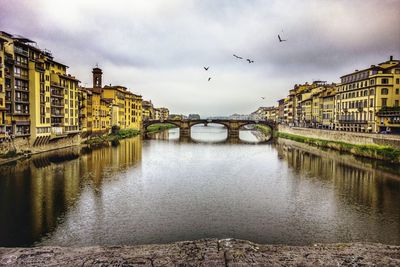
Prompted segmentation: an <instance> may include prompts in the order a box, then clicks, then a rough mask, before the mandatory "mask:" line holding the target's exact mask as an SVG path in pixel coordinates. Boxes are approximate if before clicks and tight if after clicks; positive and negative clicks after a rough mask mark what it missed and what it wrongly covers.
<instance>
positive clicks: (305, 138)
mask: <svg viewBox="0 0 400 267" xmlns="http://www.w3.org/2000/svg"><path fill="white" fill-rule="evenodd" d="M288 129H289V128H288V127H280V128H279V130H278V131H277V132H275V137H279V138H284V139H289V140H293V141H296V142H300V143H306V144H309V145H312V146H316V147H324V148H330V149H334V150H337V151H339V152H345V153H351V154H353V155H356V156H361V157H366V158H372V159H379V160H385V161H389V162H392V163H400V149H398V148H396V147H392V146H389V145H378V144H374V143H372V144H364V143H363V144H360V143H357V142H359V140H358V141H355V142H343V141H342V140H343V139H345V140H349V139H346V138H342V139H341V138H339V139H336V140H329V136H328V135H327V137H328V138H326V139H325V138H315V137H314V136H315V132H316V131H318V130H314V129H313V130H312V131H313V132H310V133H311V134H309V135H308V134H307V133H308V132H307V131H306V130H305V129H300V131H301V132H300V131H299V133H301V135H300V134H293V133H292V132H294V131H296V130H297V129H290V130H288ZM320 131H322V132H321V133H319V132H318V134H319V136H320V135H322V134H324V131H323V130H320ZM334 134H335V133H334ZM340 134H341V135H342V136H343V135H344V133H340ZM370 138H375V137H370ZM339 140H340V141H339ZM372 140H374V139H372ZM362 142H366V141H365V140H364V141H362Z"/></svg>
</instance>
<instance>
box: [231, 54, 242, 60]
mask: <svg viewBox="0 0 400 267" xmlns="http://www.w3.org/2000/svg"><path fill="white" fill-rule="evenodd" d="M233 56H234V57H235V58H238V59H243V58H242V57H239V56H237V55H235V54H233Z"/></svg>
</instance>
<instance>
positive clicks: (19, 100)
mask: <svg viewBox="0 0 400 267" xmlns="http://www.w3.org/2000/svg"><path fill="white" fill-rule="evenodd" d="M15 102H18V103H22V104H29V99H28V98H15Z"/></svg>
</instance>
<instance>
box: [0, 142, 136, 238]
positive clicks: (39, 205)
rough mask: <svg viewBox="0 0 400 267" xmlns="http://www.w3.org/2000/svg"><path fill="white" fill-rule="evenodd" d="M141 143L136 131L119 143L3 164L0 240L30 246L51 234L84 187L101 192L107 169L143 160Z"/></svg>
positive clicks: (70, 149) (64, 151) (0, 167)
mask: <svg viewBox="0 0 400 267" xmlns="http://www.w3.org/2000/svg"><path fill="white" fill-rule="evenodd" d="M141 146H142V144H141V140H140V138H139V137H137V138H133V139H129V140H123V141H122V142H121V144H120V145H119V146H118V147H117V148H116V147H112V146H110V147H102V148H98V149H93V150H92V149H90V150H87V149H86V150H83V151H81V149H80V148H68V149H63V150H57V151H53V152H49V153H44V154H40V155H36V156H33V157H32V158H31V159H27V160H25V161H18V162H16V163H13V164H10V165H3V166H0V174H1V175H0V177H1V179H0V246H29V245H32V243H34V242H35V241H38V240H39V239H40V238H41V236H43V235H50V234H51V232H52V231H53V230H54V229H55V228H56V226H57V225H58V224H59V223H62V221H63V219H64V213H65V212H66V211H67V210H68V208H71V207H73V206H74V204H75V203H76V202H77V201H78V200H79V197H80V194H81V191H82V188H84V187H93V189H94V190H95V191H96V192H99V191H100V190H101V184H102V183H103V182H104V180H105V179H106V173H107V170H110V169H112V170H113V171H116V172H120V171H123V169H126V168H127V167H129V166H134V165H135V164H137V163H139V162H140V160H141V152H142V151H141V150H142V147H141Z"/></svg>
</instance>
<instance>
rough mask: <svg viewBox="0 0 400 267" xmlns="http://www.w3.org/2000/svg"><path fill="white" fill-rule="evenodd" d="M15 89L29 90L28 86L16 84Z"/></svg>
mask: <svg viewBox="0 0 400 267" xmlns="http://www.w3.org/2000/svg"><path fill="white" fill-rule="evenodd" d="M14 89H15V90H18V91H28V87H25V86H18V85H15V86H14Z"/></svg>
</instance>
